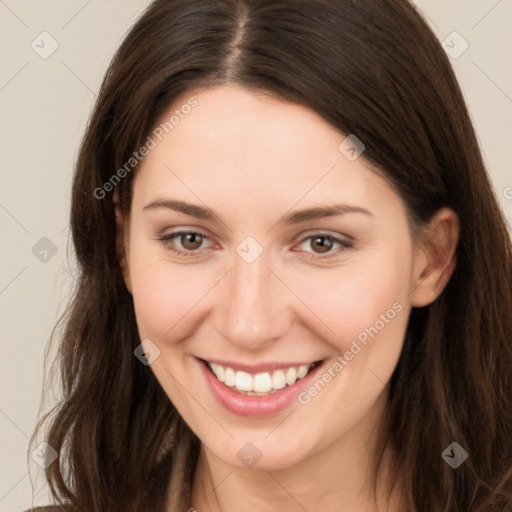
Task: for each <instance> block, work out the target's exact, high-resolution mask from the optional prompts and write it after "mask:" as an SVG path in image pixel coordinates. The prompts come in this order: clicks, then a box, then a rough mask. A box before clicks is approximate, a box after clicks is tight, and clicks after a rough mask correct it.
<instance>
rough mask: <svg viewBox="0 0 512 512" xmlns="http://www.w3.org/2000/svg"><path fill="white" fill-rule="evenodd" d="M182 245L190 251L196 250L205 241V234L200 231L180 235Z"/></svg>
mask: <svg viewBox="0 0 512 512" xmlns="http://www.w3.org/2000/svg"><path fill="white" fill-rule="evenodd" d="M179 240H180V242H181V246H182V247H183V248H184V249H187V250H189V251H195V250H197V249H199V248H200V247H201V244H202V243H203V235H201V234H199V233H183V234H181V235H179Z"/></svg>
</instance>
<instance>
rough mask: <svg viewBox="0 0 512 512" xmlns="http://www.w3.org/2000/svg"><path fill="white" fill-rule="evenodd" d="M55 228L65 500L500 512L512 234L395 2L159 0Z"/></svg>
mask: <svg viewBox="0 0 512 512" xmlns="http://www.w3.org/2000/svg"><path fill="white" fill-rule="evenodd" d="M71 227H72V234H73V242H74V246H75V250H76V254H77V258H78V263H79V270H80V275H79V279H78V286H77V290H76V294H75V295H74V297H73V300H72V302H71V304H70V308H69V311H68V314H67V316H66V318H65V319H64V320H63V327H64V329H63V333H62V341H61V346H60V353H59V356H60V368H61V377H62V384H63V394H64V396H63V399H62V401H61V402H60V403H59V405H58V407H57V408H56V410H55V414H54V415H53V416H52V415H51V414H49V415H46V416H45V417H44V418H43V419H42V420H41V422H40V424H38V429H39V428H40V427H41V425H42V423H43V422H44V420H47V419H50V418H51V423H50V426H49V431H48V436H47V442H48V443H49V445H50V446H51V447H52V448H53V449H54V450H55V451H56V452H57V453H59V457H58V459H57V460H56V461H55V462H54V463H53V464H51V465H50V466H49V467H48V469H47V470H46V477H47V480H48V483H49V485H50V487H51V490H52V493H53V495H54V497H55V499H56V500H57V501H58V502H59V503H60V505H61V508H60V509H59V510H66V511H68V510H69V511H80V512H82V511H83V512H85V511H92V510H95V511H110V510H122V511H137V512H141V511H152V512H155V511H171V510H172V511H187V510H188V511H193V510H197V511H199V512H203V511H214V510H215V511H217V510H222V511H231V510H237V511H252V510H255V511H273V510H287V511H294V510H310V511H313V510H323V511H334V510H336V511H338V510H350V511H354V512H359V511H367V510H380V511H388V512H397V511H400V510H404V511H405V510H407V511H418V512H423V511H424V512H427V511H428V512H437V511H439V512H441V511H443V512H446V511H450V512H452V511H453V512H455V511H464V512H491V511H493V512H494V511H497V510H500V511H505V510H512V436H511V433H512V432H511V425H512V387H511V385H510V384H511V382H510V370H511V367H512V347H511V344H510V339H511V335H512V291H511V282H512V266H511V263H512V248H511V242H510V238H509V236H508V233H507V229H506V224H505V221H504V218H503V215H502V213H501V211H500V209H499V206H498V203H497V200H496V198H495V196H494V195H493V192H492V187H491V184H490V181H489V178H488V176H487V174H486V171H485V168H484V164H483V162H482V157H481V154H480V152H479V149H478V144H477V140H476V137H475V133H474V130H473V127H472V125H471V121H470V117H469V114H468V111H467V108H466V106H465V104H464V101H463V97H462V94H461V91H460V89H459V86H458V85H457V82H456V79H455V77H454V74H453V71H452V69H451V67H450V63H449V60H448V58H447V56H446V55H445V54H444V52H443V50H442V48H441V46H440V44H439V43H438V41H437V39H436V38H435V36H434V35H433V34H432V32H431V31H430V30H429V28H428V27H427V25H426V24H425V23H424V21H423V20H422V19H421V17H420V16H419V15H418V14H417V12H416V11H415V9H414V8H413V7H412V6H411V5H410V4H409V3H408V2H406V1H403V0H379V1H377V0H338V1H327V0H308V1H301V2H297V1H290V0H288V1H266V0H260V1H256V0H210V1H206V0H172V1H171V0H165V1H164V0H157V1H155V2H154V3H153V4H151V5H150V7H149V8H148V10H147V11H146V12H145V13H144V15H143V16H142V17H141V18H140V20H139V21H138V22H137V23H136V25H135V26H134V27H133V28H132V30H131V31H130V33H129V34H128V36H127V37H126V39H125V41H124V42H123V44H122V45H121V47H120V49H119V51H118V52H117V54H116V56H115V58H114V60H113V62H112V64H111V66H110V68H109V70H108V72H107V74H106V77H105V80H104V83H103V86H102V89H101V91H100V94H99V97H98V101H97V104H96V106H95V109H94V112H93V114H92V117H91V121H90V124H89V126H88V129H87V133H86V135H85V138H84V141H83V144H82V147H81V150H80V155H79V159H78V163H77V168H76V172H75V178H74V184H73V197H72V213H71ZM34 436H35V434H34Z"/></svg>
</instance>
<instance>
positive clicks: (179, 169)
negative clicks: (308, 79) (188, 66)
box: [136, 85, 394, 211]
mask: <svg viewBox="0 0 512 512" xmlns="http://www.w3.org/2000/svg"><path fill="white" fill-rule="evenodd" d="M187 105H194V106H193V107H192V108H188V107H187V108H185V106H187ZM173 116H174V117H173ZM171 117H173V119H172V122H171ZM155 130H156V131H155ZM155 130H153V135H152V137H153V139H154V140H155V143H156V144H155V147H154V149H152V150H151V151H150V152H149V154H148V155H147V157H145V159H144V161H143V163H142V166H141V170H140V176H138V177H137V180H136V182H139V184H138V186H137V187H136V188H138V189H139V195H140V193H142V194H143V195H144V196H146V198H149V196H154V195H156V194H157V193H161V192H164V191H168V192H169V193H171V192H172V195H173V196H176V194H177V193H184V194H185V195H186V196H188V198H189V199H192V198H194V195H195V196H196V197H195V198H194V199H195V201H196V202H197V198H198V197H203V196H205V197H211V194H212V192H215V193H216V195H217V198H218V199H219V202H220V203H223V202H226V201H228V202H230V203H238V206H239V207H240V208H246V207H247V203H248V202H250V201H260V203H259V205H258V206H259V207H260V208H261V207H262V205H263V203H262V202H261V201H266V200H268V201H273V202H275V201H276V200H279V202H280V203H281V204H283V205H284V206H286V205H289V207H290V208H291V207H292V206H293V203H296V202H297V201H299V200H300V201H301V202H303V203H304V204H302V205H301V206H306V205H307V202H308V201H309V202H318V201H319V200H322V201H333V202H341V201H343V199H344V197H345V196H346V198H347V199H350V198H351V197H352V198H353V197H354V196H355V197H358V198H359V200H360V201H363V202H366V206H368V205H369V204H371V203H372V201H373V202H374V201H375V199H376V197H377V196H379V195H380V196H381V197H382V194H387V195H389V194H390V193H391V194H392V195H394V193H393V192H392V191H391V190H390V189H389V186H388V184H387V183H386V182H385V181H384V180H383V179H382V178H380V177H379V176H377V175H376V174H375V173H373V172H372V171H371V170H370V168H369V166H368V164H367V162H366V161H365V160H364V158H362V157H359V158H357V159H356V160H351V159H349V158H347V155H346V153H344V151H343V150H340V143H342V142H343V141H344V140H345V139H346V137H347V135H346V134H343V133H341V132H340V131H339V130H337V129H336V128H335V127H333V126H332V125H330V124H329V123H328V122H327V121H325V120H324V119H322V118H321V117H320V116H319V115H317V114H316V113H315V112H313V111H312V110H310V109H308V108H307V107H304V106H302V105H298V104H295V103H290V102H287V101H284V100H280V99H277V98H274V97H271V96H269V95H266V94H263V93H254V92H249V91H247V90H245V89H243V88H241V87H239V86H233V85H229V86H218V87H215V88H212V89H207V90H200V91H193V92H187V93H184V94H182V95H181V96H179V97H178V98H176V100H175V101H174V102H173V105H172V106H171V107H169V109H167V111H166V112H165V113H164V114H163V115H162V116H161V118H160V119H159V121H158V123H157V125H156V126H155ZM155 133H156V134H157V135H158V136H156V135H155ZM343 147H344V146H343V145H342V149H343ZM178 191H179V192H178ZM390 197H391V198H392V196H390ZM361 206H365V205H361ZM239 211H241V210H240V209H239Z"/></svg>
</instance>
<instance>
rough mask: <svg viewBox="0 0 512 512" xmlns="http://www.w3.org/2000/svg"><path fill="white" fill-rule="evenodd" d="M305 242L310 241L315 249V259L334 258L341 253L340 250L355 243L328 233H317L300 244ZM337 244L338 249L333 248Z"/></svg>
mask: <svg viewBox="0 0 512 512" xmlns="http://www.w3.org/2000/svg"><path fill="white" fill-rule="evenodd" d="M304 243H309V245H310V247H312V248H313V249H314V250H313V255H312V257H313V258H315V259H326V258H332V257H333V256H337V255H339V253H340V252H342V251H345V250H346V249H350V248H352V247H353V245H354V244H353V242H352V241H349V240H345V239H342V238H338V237H336V236H333V235H329V234H328V233H315V234H313V235H311V236H308V237H306V238H304V239H303V240H302V242H301V244H300V245H301V246H302V245H303V244H304ZM336 245H337V246H338V249H337V250H333V249H334V248H335V246H336ZM315 249H316V250H315ZM306 252H309V251H306Z"/></svg>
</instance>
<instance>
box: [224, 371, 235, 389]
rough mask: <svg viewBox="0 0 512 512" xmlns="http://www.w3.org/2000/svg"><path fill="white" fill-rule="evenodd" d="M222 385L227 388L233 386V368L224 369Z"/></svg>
mask: <svg viewBox="0 0 512 512" xmlns="http://www.w3.org/2000/svg"><path fill="white" fill-rule="evenodd" d="M224 384H226V386H229V387H233V386H234V385H235V370H233V368H224Z"/></svg>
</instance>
